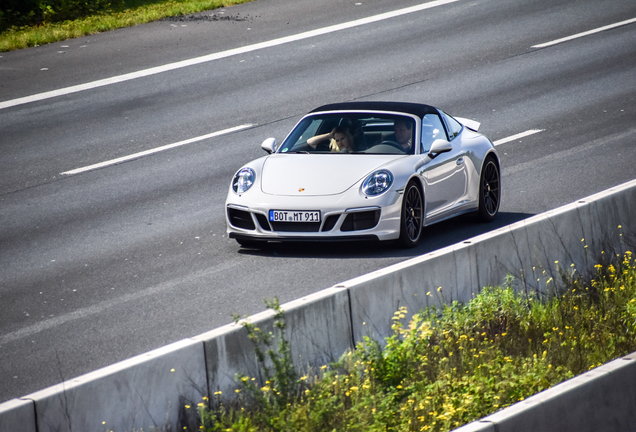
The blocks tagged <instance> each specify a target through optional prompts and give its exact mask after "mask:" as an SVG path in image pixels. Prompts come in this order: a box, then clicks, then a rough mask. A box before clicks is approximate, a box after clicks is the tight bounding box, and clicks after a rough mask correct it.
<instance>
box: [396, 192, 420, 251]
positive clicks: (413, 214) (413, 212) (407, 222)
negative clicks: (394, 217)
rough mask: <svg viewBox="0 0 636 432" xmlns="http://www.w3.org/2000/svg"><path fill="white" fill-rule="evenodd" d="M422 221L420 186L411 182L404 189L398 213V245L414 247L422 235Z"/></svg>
mask: <svg viewBox="0 0 636 432" xmlns="http://www.w3.org/2000/svg"><path fill="white" fill-rule="evenodd" d="M423 222H424V200H423V199H422V192H421V191H420V188H418V187H417V185H416V184H415V183H413V182H411V183H409V184H408V185H407V186H406V189H405V190H404V197H403V198H402V213H401V215H400V240H399V242H400V245H402V246H404V247H415V246H417V244H418V242H419V241H420V237H421V235H422V225H423Z"/></svg>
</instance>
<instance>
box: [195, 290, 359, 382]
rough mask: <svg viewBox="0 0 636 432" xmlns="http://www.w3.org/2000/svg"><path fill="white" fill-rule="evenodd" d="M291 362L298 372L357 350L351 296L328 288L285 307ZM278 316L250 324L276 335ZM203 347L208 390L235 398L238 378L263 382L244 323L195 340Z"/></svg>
mask: <svg viewBox="0 0 636 432" xmlns="http://www.w3.org/2000/svg"><path fill="white" fill-rule="evenodd" d="M282 308H283V309H284V311H285V323H286V326H287V332H286V337H287V340H289V342H290V345H291V357H292V360H293V361H294V364H295V365H296V368H297V369H298V370H299V372H303V371H306V370H307V368H310V367H317V366H321V365H324V364H327V363H329V362H330V361H334V360H337V359H338V358H339V357H340V356H341V355H342V354H343V353H344V352H345V351H346V350H348V349H350V348H353V339H352V333H351V315H350V313H349V295H348V293H347V290H345V289H341V288H328V289H325V290H322V291H320V292H317V293H315V294H312V295H309V296H306V297H303V298H300V299H298V300H294V301H292V302H289V303H286V304H284V305H282ZM274 315H275V313H274V311H271V310H268V311H265V312H261V313H259V314H256V315H253V316H251V317H249V318H246V320H247V321H249V322H250V323H251V324H253V325H254V326H256V327H258V328H259V329H261V331H263V332H273V333H276V332H274V329H273V323H274ZM195 340H200V341H202V342H203V343H204V345H205V356H206V368H207V369H206V371H207V376H208V389H209V391H210V393H211V394H213V393H215V392H218V391H221V392H222V393H223V394H234V393H233V391H234V390H235V389H236V388H237V384H236V381H235V375H236V374H237V373H240V374H243V375H246V376H249V377H251V378H256V379H257V380H258V381H259V382H260V383H263V382H264V377H263V376H262V375H261V370H260V367H259V364H258V361H257V358H256V354H255V352H254V345H253V343H252V341H250V340H249V339H248V336H247V331H246V330H245V328H244V327H243V325H242V323H241V322H239V323H238V324H230V325H227V326H224V327H221V328H218V329H216V330H212V331H210V332H208V333H204V334H202V335H199V336H197V337H196V338H195Z"/></svg>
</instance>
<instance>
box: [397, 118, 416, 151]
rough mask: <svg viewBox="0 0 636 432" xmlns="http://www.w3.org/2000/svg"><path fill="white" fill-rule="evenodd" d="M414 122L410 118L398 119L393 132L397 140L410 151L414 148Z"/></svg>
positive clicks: (403, 147) (405, 149)
mask: <svg viewBox="0 0 636 432" xmlns="http://www.w3.org/2000/svg"><path fill="white" fill-rule="evenodd" d="M412 131H413V122H412V121H411V120H408V119H402V118H400V119H397V120H395V122H394V123H393V133H394V134H395V140H396V141H397V143H398V144H399V145H400V147H401V148H402V149H403V150H404V151H405V152H406V153H410V152H411V151H412V150H413V132H412Z"/></svg>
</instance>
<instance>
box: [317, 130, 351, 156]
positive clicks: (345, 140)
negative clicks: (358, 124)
mask: <svg viewBox="0 0 636 432" xmlns="http://www.w3.org/2000/svg"><path fill="white" fill-rule="evenodd" d="M327 139H328V140H330V143H329V151H331V152H332V153H353V136H352V135H351V132H350V131H349V129H347V128H346V127H343V126H336V127H335V128H334V129H333V130H332V131H331V132H329V133H326V134H322V135H316V136H314V137H311V138H309V139H308V140H307V144H309V146H310V147H311V148H313V149H315V148H316V146H317V145H318V144H319V143H320V142H321V141H324V140H327Z"/></svg>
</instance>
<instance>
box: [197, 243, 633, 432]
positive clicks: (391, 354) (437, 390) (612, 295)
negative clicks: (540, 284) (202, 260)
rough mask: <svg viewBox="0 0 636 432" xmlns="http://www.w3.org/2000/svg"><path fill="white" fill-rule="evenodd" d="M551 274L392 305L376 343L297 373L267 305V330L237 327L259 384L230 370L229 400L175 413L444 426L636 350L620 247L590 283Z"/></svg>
mask: <svg viewBox="0 0 636 432" xmlns="http://www.w3.org/2000/svg"><path fill="white" fill-rule="evenodd" d="M560 273H561V275H562V278H561V280H559V281H555V280H552V279H548V280H547V281H546V282H547V286H548V288H549V291H550V292H543V293H517V292H515V290H514V289H513V288H512V285H513V284H514V283H515V281H514V280H513V279H512V278H510V279H509V280H507V281H506V284H505V286H503V287H496V288H493V287H490V288H486V289H484V290H483V292H482V293H480V294H479V295H477V296H476V297H475V298H474V299H473V300H472V301H471V302H470V303H469V304H459V303H454V304H452V305H448V306H445V307H443V308H441V309H434V308H432V309H428V310H425V311H421V312H420V313H417V314H415V315H413V317H412V318H411V319H410V320H409V321H408V322H405V318H406V316H407V312H408V311H407V310H406V308H401V309H400V310H398V311H397V312H396V313H395V316H394V317H393V325H392V330H393V334H392V336H390V337H388V338H387V339H386V340H385V341H384V343H383V344H379V343H377V342H376V341H373V340H371V339H366V340H365V341H364V342H363V343H360V344H359V345H358V347H357V349H356V350H354V351H351V352H347V353H345V354H344V355H343V356H342V358H341V359H340V361H338V362H336V363H333V364H330V365H324V366H322V367H319V368H316V369H311V370H307V371H306V372H305V374H304V375H302V376H299V375H297V374H296V373H295V372H294V369H293V367H292V362H291V357H290V347H289V344H288V342H287V338H286V336H285V331H286V329H285V321H284V317H283V314H282V312H281V310H280V308H279V306H278V303H277V302H272V303H271V304H269V305H268V306H269V307H271V308H273V309H274V310H276V311H277V315H276V320H275V324H274V328H275V332H276V335H274V334H272V333H269V332H267V333H266V332H263V331H261V330H260V329H259V328H257V327H255V326H253V325H250V324H244V325H245V326H246V328H247V330H248V333H249V335H250V338H251V339H252V340H253V342H254V344H255V347H256V354H257V356H258V358H259V361H260V362H261V367H262V371H263V376H264V377H265V378H266V382H264V383H261V384H258V383H257V380H256V379H255V378H254V377H248V376H238V377H237V382H238V384H239V386H240V388H239V389H238V390H236V394H235V395H232V398H229V395H222V394H221V393H220V392H217V393H216V394H214V395H211V396H210V398H207V397H206V398H204V400H203V401H202V402H201V403H200V404H199V406H198V407H194V406H193V407H191V406H189V405H188V406H186V409H189V410H198V416H199V417H200V419H201V423H200V426H198V427H199V428H200V429H199V430H204V431H208V432H211V431H261V430H267V431H332V430H333V431H336V430H337V431H339V430H347V431H387V430H391V431H449V430H452V429H455V428H457V427H459V426H461V425H463V424H466V423H469V422H471V421H474V420H477V419H479V418H482V417H484V416H487V415H489V414H491V413H493V412H495V411H498V410H500V409H502V408H504V407H507V406H509V405H512V404H514V403H516V402H519V401H521V400H523V399H524V398H527V397H529V396H531V395H533V394H536V393H537V392H540V391H542V390H544V389H547V388H549V387H551V386H554V385H555V384H558V383H560V382H562V381H564V380H566V379H568V378H571V377H573V376H575V375H578V374H581V373H583V372H586V371H588V370H590V369H592V368H595V367H597V366H600V365H602V364H604V363H606V362H608V361H610V360H613V359H615V358H617V357H620V356H623V355H626V354H629V353H631V352H633V351H635V350H636V337H635V336H636V282H635V279H636V265H635V263H634V260H633V257H632V253H631V252H627V253H626V254H625V255H623V256H616V259H615V260H613V262H612V263H611V264H605V265H601V264H599V265H596V266H595V276H594V278H593V279H592V280H588V281H585V280H583V279H582V278H581V277H579V275H578V273H577V272H576V270H575V269H574V268H573V267H564V268H561V271H560ZM266 365H268V366H266ZM229 400H233V402H228V401H229ZM222 401H225V403H223V402H222Z"/></svg>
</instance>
